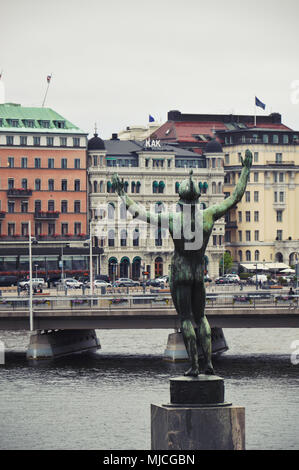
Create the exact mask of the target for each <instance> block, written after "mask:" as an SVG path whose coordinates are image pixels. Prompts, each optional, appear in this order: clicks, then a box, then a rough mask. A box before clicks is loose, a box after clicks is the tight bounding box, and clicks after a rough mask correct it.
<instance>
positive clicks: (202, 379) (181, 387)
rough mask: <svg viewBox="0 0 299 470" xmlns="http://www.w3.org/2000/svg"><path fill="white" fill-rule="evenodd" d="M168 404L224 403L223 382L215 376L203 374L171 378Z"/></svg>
mask: <svg viewBox="0 0 299 470" xmlns="http://www.w3.org/2000/svg"><path fill="white" fill-rule="evenodd" d="M170 402H171V403H172V404H190V405H191V404H192V405H203V404H217V403H224V380H223V379H222V378H221V377H218V376H217V375H204V374H200V375H198V376H197V377H185V376H184V377H175V378H171V379H170Z"/></svg>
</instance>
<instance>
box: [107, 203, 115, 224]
mask: <svg viewBox="0 0 299 470" xmlns="http://www.w3.org/2000/svg"><path fill="white" fill-rule="evenodd" d="M114 213H115V208H114V204H113V202H109V203H108V219H109V220H114Z"/></svg>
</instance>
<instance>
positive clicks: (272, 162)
mask: <svg viewBox="0 0 299 470" xmlns="http://www.w3.org/2000/svg"><path fill="white" fill-rule="evenodd" d="M266 163H267V165H271V166H272V165H276V166H294V165H295V162H294V160H291V161H288V162H286V161H285V162H282V161H281V162H278V161H276V160H275V161H274V160H267V162H266Z"/></svg>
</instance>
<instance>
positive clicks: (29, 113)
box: [0, 103, 87, 134]
mask: <svg viewBox="0 0 299 470" xmlns="http://www.w3.org/2000/svg"><path fill="white" fill-rule="evenodd" d="M1 130H5V131H12V132H16V130H18V132H28V131H30V132H38V133H40V132H45V133H59V134H60V133H65V134H68V133H70V132H72V133H73V132H75V133H78V134H87V133H86V132H84V131H82V130H81V129H79V127H77V126H75V125H74V124H72V123H71V122H70V121H68V120H67V119H65V118H64V117H63V116H61V115H60V114H58V113H56V111H53V109H51V108H27V107H24V106H21V105H19V104H14V103H4V104H0V131H1Z"/></svg>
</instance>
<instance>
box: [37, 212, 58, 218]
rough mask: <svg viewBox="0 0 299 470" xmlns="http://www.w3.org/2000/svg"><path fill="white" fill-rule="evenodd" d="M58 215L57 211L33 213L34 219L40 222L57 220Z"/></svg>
mask: <svg viewBox="0 0 299 470" xmlns="http://www.w3.org/2000/svg"><path fill="white" fill-rule="evenodd" d="M59 214H60V213H59V212H57V211H36V212H35V213H34V218H35V219H42V220H51V219H58V217H59Z"/></svg>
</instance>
